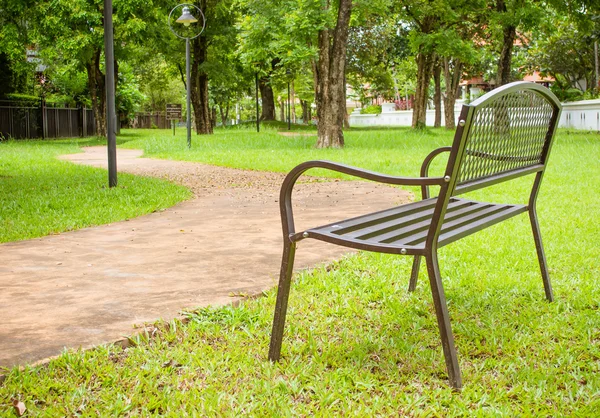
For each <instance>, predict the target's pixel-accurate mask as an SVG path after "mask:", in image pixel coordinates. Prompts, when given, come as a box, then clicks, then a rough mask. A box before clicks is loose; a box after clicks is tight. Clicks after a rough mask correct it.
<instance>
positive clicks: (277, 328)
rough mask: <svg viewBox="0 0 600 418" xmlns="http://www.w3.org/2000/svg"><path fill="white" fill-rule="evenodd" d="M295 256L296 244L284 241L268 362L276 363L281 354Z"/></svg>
mask: <svg viewBox="0 0 600 418" xmlns="http://www.w3.org/2000/svg"><path fill="white" fill-rule="evenodd" d="M295 254H296V243H295V242H289V240H287V239H286V240H285V242H284V244H283V256H282V260H281V271H280V273H279V287H278V288H277V302H276V304H275V315H274V318H273V330H272V331H271V345H270V347H269V360H271V361H277V360H279V356H280V354H281V343H282V340H283V328H284V326H285V314H286V312H287V304H288V296H289V294H290V284H291V281H292V271H293V270H294V256H295Z"/></svg>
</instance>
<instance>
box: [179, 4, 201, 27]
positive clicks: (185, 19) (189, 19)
mask: <svg viewBox="0 0 600 418" xmlns="http://www.w3.org/2000/svg"><path fill="white" fill-rule="evenodd" d="M197 21H198V19H196V18H195V17H194V16H192V14H191V13H190V8H189V7H187V6H186V7H184V8H183V11H182V13H181V16H180V17H179V19H177V20H176V21H175V22H177V23H183V26H190V24H191V23H196V22H197Z"/></svg>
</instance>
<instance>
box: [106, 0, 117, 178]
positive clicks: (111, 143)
mask: <svg viewBox="0 0 600 418" xmlns="http://www.w3.org/2000/svg"><path fill="white" fill-rule="evenodd" d="M104 57H105V58H104V59H105V63H104V64H105V66H104V68H105V69H106V70H105V71H106V142H107V146H108V187H115V186H116V185H117V136H116V132H117V129H116V128H117V126H116V125H117V124H116V122H117V117H116V115H115V53H114V40H113V16H112V0H104Z"/></svg>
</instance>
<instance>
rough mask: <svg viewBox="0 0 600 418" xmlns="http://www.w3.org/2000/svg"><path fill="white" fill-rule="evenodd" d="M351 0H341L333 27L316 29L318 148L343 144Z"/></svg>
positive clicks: (337, 146)
mask: <svg viewBox="0 0 600 418" xmlns="http://www.w3.org/2000/svg"><path fill="white" fill-rule="evenodd" d="M351 13H352V0H340V3H339V9H338V16H337V23H336V26H335V29H333V30H331V29H322V30H320V31H319V62H318V64H317V67H318V68H317V71H318V80H319V83H318V86H319V87H318V93H317V115H318V119H319V121H318V140H317V148H331V147H335V148H341V147H343V146H344V133H343V131H342V127H343V124H344V113H345V102H346V85H345V83H344V81H345V77H344V70H345V68H346V48H347V44H348V28H349V25H350V14H351Z"/></svg>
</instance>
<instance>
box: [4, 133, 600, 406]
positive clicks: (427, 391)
mask: <svg viewBox="0 0 600 418" xmlns="http://www.w3.org/2000/svg"><path fill="white" fill-rule="evenodd" d="M157 134H158V135H157ZM162 135H163V136H164V138H162V139H161V138H159V136H160V134H159V133H157V132H156V131H153V132H148V133H142V132H141V131H138V132H127V134H126V136H127V138H126V139H127V141H128V144H127V146H134V145H135V146H139V147H141V146H143V147H144V149H146V153H148V154H151V155H159V154H160V155H162V156H164V157H171V158H178V159H184V157H185V156H186V150H185V149H184V146H185V144H179V142H180V141H181V140H183V142H184V141H185V139H184V138H185V137H184V136H180V137H176V139H175V140H171V139H170V138H169V137H167V136H166V135H164V133H163V134H162ZM263 135H264V136H261V135H252V133H251V132H249V131H239V132H237V134H236V133H234V131H233V130H231V131H230V130H226V131H221V132H219V133H217V134H216V135H215V136H214V137H211V138H198V137H194V138H193V139H194V141H195V143H194V149H193V150H192V151H191V152H189V153H188V154H190V155H188V156H187V158H190V159H191V158H192V155H194V158H197V159H199V160H202V161H206V162H216V163H219V164H222V165H233V166H235V165H236V161H239V165H240V166H245V167H249V166H251V165H252V164H256V165H257V166H260V168H261V169H269V170H280V169H281V170H287V169H288V168H290V167H291V166H292V165H293V164H295V163H296V162H297V161H300V160H303V159H306V158H307V156H309V157H308V158H312V157H310V156H312V155H317V156H318V157H319V158H321V157H320V155H321V152H320V151H316V150H314V149H312V148H311V147H312V144H313V142H314V138H308V139H303V138H296V139H295V141H296V142H292V141H291V140H290V139H289V138H285V137H279V136H276V135H277V134H276V133H275V132H267V133H265V134H263ZM346 137H347V148H346V149H344V150H337V151H332V150H327V151H325V152H323V154H325V155H326V158H331V159H335V160H338V161H345V162H348V163H356V164H357V165H360V166H367V167H369V168H373V169H379V168H381V169H382V170H383V171H388V172H390V173H401V174H407V175H414V174H416V173H417V171H418V165H419V162H420V159H421V158H422V157H423V156H424V155H425V154H426V153H427V152H428V150H431V149H433V148H435V147H437V146H440V145H446V144H448V143H449V142H450V141H451V135H450V134H447V133H445V132H444V131H430V132H429V133H421V134H412V133H411V132H410V131H407V130H377V131H362V130H356V131H350V132H348V133H347V136H346ZM236 138H237V139H236ZM178 141H179V142H178ZM221 142H223V143H221ZM225 143H227V144H228V145H229V148H230V149H228V147H227V146H225V145H226V144H225ZM286 144H287V145H286ZM177 147H181V149H179V148H177ZM171 148H172V149H171ZM271 150H273V151H274V153H275V154H278V156H274V157H270V151H271ZM260 154H263V155H264V158H262V159H260V158H256V159H255V157H254V155H257V156H258V155H260ZM212 158H214V159H215V160H214V161H212V160H211V159H212ZM290 160H291V161H290ZM388 160H389V162H388ZM599 160H600V136H599V135H598V134H593V133H573V132H565V131H561V132H559V135H558V137H557V142H556V145H555V147H554V149H553V155H552V157H551V161H550V165H549V168H548V170H547V174H546V176H545V178H544V184H543V185H542V191H541V194H540V197H539V201H538V206H539V217H540V224H541V229H542V235H543V238H544V242H545V246H546V255H547V258H548V263H549V266H550V275H551V280H552V283H553V286H554V293H555V298H556V300H555V302H554V303H547V302H546V301H545V299H544V292H543V286H542V281H541V278H540V275H539V269H538V266H537V259H536V256H535V250H534V245H533V239H532V236H531V232H530V227H529V223H528V220H527V218H526V216H521V217H518V218H515V219H512V220H510V221H507V222H503V223H501V224H499V225H496V226H494V227H492V228H489V229H486V230H485V231H482V232H480V233H478V234H475V235H473V236H470V237H468V238H466V239H463V240H460V241H458V242H456V243H454V244H452V245H449V246H447V247H444V248H443V249H442V250H441V251H440V266H441V272H442V276H443V278H444V286H445V289H446V296H447V298H448V302H449V310H450V315H451V321H452V325H453V330H454V333H455V338H456V344H457V348H458V351H459V363H460V366H461V368H462V372H463V380H464V383H465V387H464V389H463V390H462V392H458V393H457V392H453V391H452V390H451V389H450V388H449V387H448V383H447V375H446V371H445V365H444V359H443V355H442V350H441V346H440V342H439V335H438V330H437V324H436V321H435V314H434V310H433V305H432V302H431V296H430V293H429V286H428V282H427V278H426V275H425V274H424V271H422V273H421V277H420V281H419V285H418V287H417V291H416V292H415V293H412V294H409V293H408V292H407V291H406V289H407V286H408V278H409V275H410V262H411V260H410V258H409V257H393V256H387V255H381V254H368V253H361V254H359V255H356V256H351V257H347V258H344V259H343V260H341V261H340V262H337V263H334V264H333V265H331V266H327V267H326V268H325V267H324V268H319V269H316V270H315V271H313V272H310V273H301V274H299V275H297V276H296V277H295V280H294V283H293V286H292V291H291V296H290V305H289V311H288V322H287V328H286V334H285V339H284V344H283V351H282V361H281V362H280V363H278V364H271V363H270V362H268V361H267V360H266V355H267V350H268V340H269V335H270V329H271V321H272V314H273V308H274V300H275V289H271V290H269V291H268V292H266V296H265V297H264V298H260V299H257V300H251V301H247V302H246V303H244V304H242V305H241V306H239V307H235V308H233V307H222V308H206V309H200V310H198V311H196V312H193V313H189V314H188V315H187V316H188V317H189V319H190V322H189V323H188V324H182V323H181V322H179V321H172V322H170V323H158V324H156V329H155V330H152V331H150V334H153V335H154V337H153V338H147V337H146V336H144V335H142V336H140V337H134V341H135V342H136V343H137V346H135V347H131V348H128V349H121V348H118V347H113V346H107V347H100V348H98V349H95V350H91V351H87V352H75V351H68V352H65V353H64V354H63V355H62V356H61V357H60V358H58V359H56V360H53V361H51V362H50V364H49V365H48V366H46V367H35V368H25V369H23V370H18V369H12V370H11V371H9V373H8V375H7V378H6V380H5V381H4V383H3V384H2V386H1V387H0V415H2V416H11V414H14V412H13V410H12V407H11V406H10V401H11V399H13V398H14V399H20V400H22V401H23V402H24V403H25V405H26V406H27V408H28V410H29V411H30V413H31V414H32V415H42V416H74V415H84V416H92V415H93V416H96V415H100V416H116V415H130V416H149V415H167V416H184V415H192V416H194V415H196V416H257V417H264V416H361V417H362V416H417V417H430V416H440V417H446V416H457V417H464V416H479V417H490V416H491V417H495V416H506V417H513V416H526V417H528V416H535V417H537V416H553V417H560V416H575V417H593V416H598V411H600V281H599V280H598V278H599V276H600V262H599V261H598V260H600V246H598V244H597V243H598V240H599V238H600V223H599V222H598V221H597V213H598V209H597V208H598V207H600V195H599V194H598V190H600V165H599V164H598V161H599ZM250 168H252V167H250ZM254 168H257V167H254ZM527 187H528V184H527V183H526V182H525V181H518V182H516V183H514V184H513V185H511V187H510V188H509V189H507V188H502V187H495V188H494V189H490V190H488V191H485V192H478V194H479V196H478V197H483V198H489V199H492V200H496V201H498V200H509V195H510V194H512V193H517V194H518V193H522V192H525V191H526V189H527ZM303 245H310V242H307V243H305V244H303ZM298 251H299V252H301V251H302V247H300V248H299V250H298ZM274 274H275V272H274Z"/></svg>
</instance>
